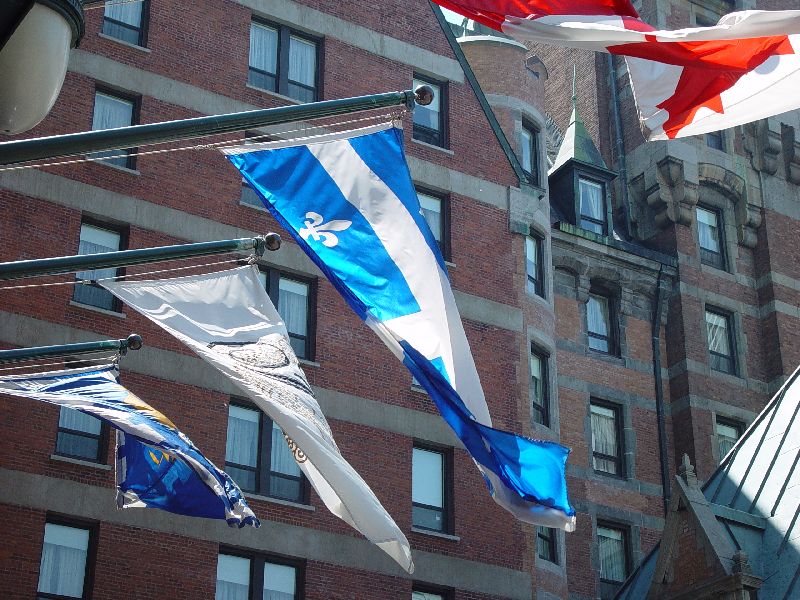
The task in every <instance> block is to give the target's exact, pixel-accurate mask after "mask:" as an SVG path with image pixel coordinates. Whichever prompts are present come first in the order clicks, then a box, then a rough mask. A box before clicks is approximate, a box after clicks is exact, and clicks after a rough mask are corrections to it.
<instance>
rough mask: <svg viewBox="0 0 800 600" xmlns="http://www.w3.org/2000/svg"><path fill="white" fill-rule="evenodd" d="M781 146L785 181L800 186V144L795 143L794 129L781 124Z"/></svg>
mask: <svg viewBox="0 0 800 600" xmlns="http://www.w3.org/2000/svg"><path fill="white" fill-rule="evenodd" d="M781 146H782V148H783V168H784V170H785V172H786V180H787V181H790V182H792V183H794V184H795V185H800V143H799V142H797V141H795V131H794V127H791V126H790V125H786V124H785V123H781Z"/></svg>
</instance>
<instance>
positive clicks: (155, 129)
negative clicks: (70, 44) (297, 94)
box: [0, 86, 433, 165]
mask: <svg viewBox="0 0 800 600" xmlns="http://www.w3.org/2000/svg"><path fill="white" fill-rule="evenodd" d="M432 100H433V90H432V89H431V87H430V86H418V87H417V88H416V89H415V90H405V91H403V92H386V93H383V94H370V95H367V96H356V97H354V98H342V99H339V100H324V101H322V102H310V103H308V104H299V105H291V106H279V107H277V108H266V109H261V110H251V111H246V112H239V113H230V114H225V115H214V116H210V117H196V118H193V119H182V120H179V121H166V122H162V123H149V124H147V125H131V126H130V127H119V128H117V129H101V130H98V131H84V132H80V133H69V134H66V135H54V136H50V137H42V138H33V139H29V140H19V141H12V142H2V143H0V165H13V164H18V163H22V162H28V161H33V160H42V159H50V158H57V157H62V156H74V155H76V154H90V153H92V152H100V151H106V150H121V149H123V148H136V147H138V146H145V145H148V144H158V143H164V142H175V141H179V140H186V139H191V138H199V137H204V136H209V135H217V134H221V133H232V132H235V131H244V130H247V129H254V128H258V127H266V126H269V125H280V124H282V123H291V122H294V121H301V120H307V119H319V118H321V117H332V116H336V115H343V114H348V113H353V112H359V111H363V110H371V109H375V108H385V107H388V106H399V105H405V106H407V107H409V108H410V109H413V107H414V105H415V104H421V105H423V106H424V105H426V104H430V102H431V101H432Z"/></svg>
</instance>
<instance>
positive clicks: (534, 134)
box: [519, 119, 542, 187]
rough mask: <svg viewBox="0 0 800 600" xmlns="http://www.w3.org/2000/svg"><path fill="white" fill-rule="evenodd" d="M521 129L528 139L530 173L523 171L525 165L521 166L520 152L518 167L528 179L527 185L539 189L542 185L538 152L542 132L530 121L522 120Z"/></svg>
mask: <svg viewBox="0 0 800 600" xmlns="http://www.w3.org/2000/svg"><path fill="white" fill-rule="evenodd" d="M522 129H523V131H524V132H526V133H527V134H528V136H529V137H530V140H531V141H530V147H529V148H528V150H529V151H530V154H531V169H532V170H531V171H528V170H526V169H525V165H523V164H522V160H521V158H522V152H520V161H519V162H520V166H521V167H522V172H523V173H525V176H526V177H527V179H528V183H529V184H531V185H535V186H537V187H541V185H542V176H541V171H542V166H541V164H540V162H541V161H540V160H539V152H540V144H541V141H540V140H541V134H542V130H541V128H540V127H538V126H536V125H535V124H534V123H533V121H531V120H530V119H522ZM521 137H522V142H521V144H520V150H522V144H523V143H524V140H525V138H524V136H521Z"/></svg>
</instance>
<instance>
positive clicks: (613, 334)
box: [584, 288, 620, 356]
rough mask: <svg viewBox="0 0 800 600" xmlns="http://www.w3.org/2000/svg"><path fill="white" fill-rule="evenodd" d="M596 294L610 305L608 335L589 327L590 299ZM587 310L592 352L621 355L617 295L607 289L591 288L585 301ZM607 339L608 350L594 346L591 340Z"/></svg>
mask: <svg viewBox="0 0 800 600" xmlns="http://www.w3.org/2000/svg"><path fill="white" fill-rule="evenodd" d="M592 296H594V297H595V298H603V299H604V300H605V301H606V306H607V307H608V323H606V326H607V328H608V335H606V336H603V335H601V334H599V333H596V332H594V331H592V330H591V329H590V328H589V327H590V325H589V300H590V299H591V297H592ZM584 305H585V307H586V308H585V310H586V337H587V340H586V345H587V347H588V348H589V350H590V351H591V352H597V353H598V354H606V355H608V356H619V351H620V350H619V343H618V334H617V322H618V318H619V317H618V312H619V311H618V310H617V304H616V295H615V294H613V293H611V292H608V291H606V290H605V289H596V288H592V289H590V290H589V296H588V297H587V298H586V302H585V303H584ZM592 339H596V340H605V342H606V345H607V347H608V350H601V349H599V348H592V344H591V340H592Z"/></svg>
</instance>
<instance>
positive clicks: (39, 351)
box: [0, 333, 142, 364]
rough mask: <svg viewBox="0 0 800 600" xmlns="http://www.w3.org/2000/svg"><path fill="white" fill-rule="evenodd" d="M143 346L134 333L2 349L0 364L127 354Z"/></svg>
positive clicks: (140, 339)
mask: <svg viewBox="0 0 800 600" xmlns="http://www.w3.org/2000/svg"><path fill="white" fill-rule="evenodd" d="M141 347H142V338H141V336H139V335H137V334H135V333H132V334H131V335H129V336H128V337H127V338H125V339H124V340H103V341H100V342H84V343H82V344H59V345H58V346H36V347H33V348H19V349H17V350H0V364H4V363H10V362H19V361H23V360H30V359H32V358H56V357H62V356H75V355H78V354H92V353H95V352H104V351H109V352H110V351H113V350H116V351H118V352H119V353H120V354H125V353H126V352H127V351H128V350H138V349H139V348H141Z"/></svg>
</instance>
